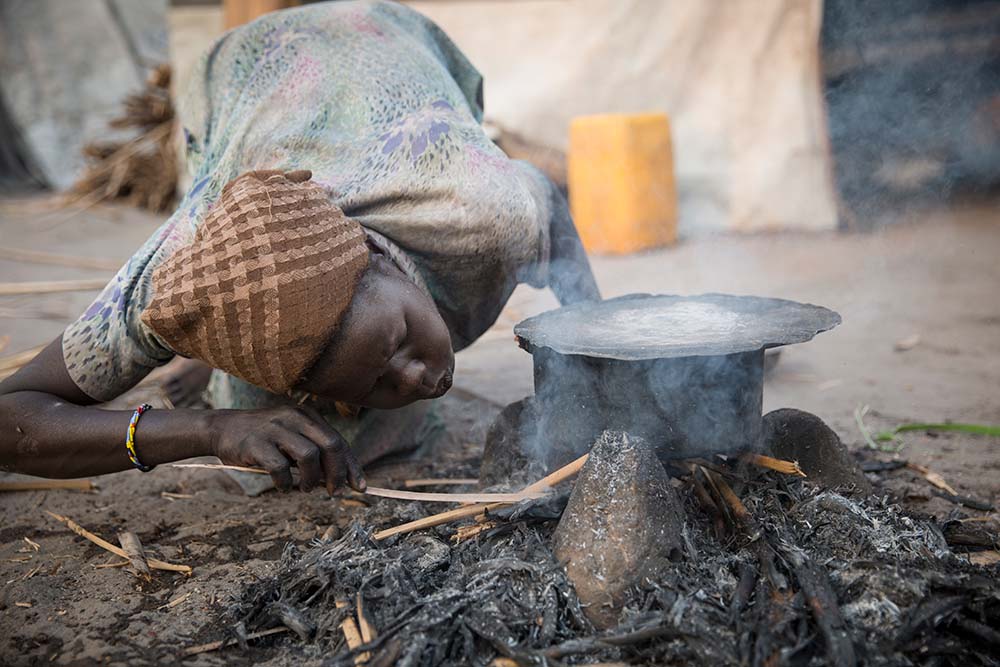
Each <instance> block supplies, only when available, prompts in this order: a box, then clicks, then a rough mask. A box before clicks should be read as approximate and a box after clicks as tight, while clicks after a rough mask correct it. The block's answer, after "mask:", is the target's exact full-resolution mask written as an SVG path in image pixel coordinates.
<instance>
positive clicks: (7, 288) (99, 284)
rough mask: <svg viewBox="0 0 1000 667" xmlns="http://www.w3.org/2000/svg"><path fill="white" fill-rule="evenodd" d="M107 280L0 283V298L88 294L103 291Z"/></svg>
mask: <svg viewBox="0 0 1000 667" xmlns="http://www.w3.org/2000/svg"><path fill="white" fill-rule="evenodd" d="M107 284H108V279H107V278H87V279H85V280H38V281H34V282H16V283H0V296H12V295H15V294H51V293H53V292H90V291H93V290H99V289H104V287H105V286H106V285H107Z"/></svg>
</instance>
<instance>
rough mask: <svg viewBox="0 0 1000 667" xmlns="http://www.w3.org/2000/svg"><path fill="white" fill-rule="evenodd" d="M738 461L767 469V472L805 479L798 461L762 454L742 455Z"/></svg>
mask: <svg viewBox="0 0 1000 667" xmlns="http://www.w3.org/2000/svg"><path fill="white" fill-rule="evenodd" d="M740 460H741V461H743V462H744V463H750V464H752V465H755V466H758V467H761V468H767V469H768V470H773V471H775V472H780V473H781V474H783V475H795V476H796V477H806V474H805V473H804V472H803V471H802V468H800V467H799V462H798V461H786V460H784V459H776V458H773V457H771V456H764V455H763V454H744V455H743V456H741V457H740Z"/></svg>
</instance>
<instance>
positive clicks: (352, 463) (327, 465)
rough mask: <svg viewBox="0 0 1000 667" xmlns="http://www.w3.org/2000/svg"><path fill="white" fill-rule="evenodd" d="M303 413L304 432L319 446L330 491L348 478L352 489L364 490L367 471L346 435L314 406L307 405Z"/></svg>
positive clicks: (302, 425) (302, 431)
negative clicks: (347, 441)
mask: <svg viewBox="0 0 1000 667" xmlns="http://www.w3.org/2000/svg"><path fill="white" fill-rule="evenodd" d="M302 416H303V419H302V420H301V422H300V429H301V431H300V432H301V433H302V435H304V436H306V437H307V438H309V439H310V440H312V441H313V442H315V443H316V444H317V445H318V446H319V450H320V456H321V460H322V464H323V469H324V471H325V473H326V489H327V491H328V492H329V493H330V494H331V495H332V494H333V492H334V491H336V490H337V488H338V487H340V486H343V484H344V482H345V480H346V482H347V483H348V484H349V485H350V486H351V488H352V489H354V490H355V491H362V492H363V491H364V490H365V488H367V483H366V482H365V474H364V471H363V470H362V468H361V464H360V463H358V459H357V457H355V456H354V452H352V451H351V448H350V447H348V445H347V443H346V442H345V441H344V438H343V437H341V435H340V434H339V433H337V431H336V430H335V429H334V428H333V427H331V426H330V425H329V424H328V423H327V422H326V420H325V419H324V418H323V416H322V415H321V414H319V413H318V412H316V411H315V410H314V409H312V408H310V407H303V408H302Z"/></svg>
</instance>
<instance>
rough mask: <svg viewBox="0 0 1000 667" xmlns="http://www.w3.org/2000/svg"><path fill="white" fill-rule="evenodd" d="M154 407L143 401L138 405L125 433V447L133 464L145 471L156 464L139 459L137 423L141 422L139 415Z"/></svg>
mask: <svg viewBox="0 0 1000 667" xmlns="http://www.w3.org/2000/svg"><path fill="white" fill-rule="evenodd" d="M152 409H153V406H152V405H149V404H148V403H143V404H142V405H140V406H139V407H137V408H136V409H135V412H133V413H132V419H130V420H129V422H128V433H127V434H126V435H125V449H126V450H127V451H128V458H129V460H130V461H132V465H134V466H135V467H136V468H138V469H139V470H141V471H143V472H149V471H150V470H152V469H153V468H155V467H156V466H148V465H145V464H144V463H143V462H142V461H140V460H139V455H138V454H137V453H136V451H135V425H136V424H138V423H139V417H141V416H142V413H143V412H145V411H146V410H152Z"/></svg>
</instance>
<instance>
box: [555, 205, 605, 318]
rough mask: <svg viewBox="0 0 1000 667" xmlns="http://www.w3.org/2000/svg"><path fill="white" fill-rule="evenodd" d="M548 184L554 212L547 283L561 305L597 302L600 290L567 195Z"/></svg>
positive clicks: (599, 297) (599, 298)
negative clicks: (550, 188) (577, 229)
mask: <svg viewBox="0 0 1000 667" xmlns="http://www.w3.org/2000/svg"><path fill="white" fill-rule="evenodd" d="M551 187H552V195H551V196H552V210H553V214H552V220H551V221H550V223H549V243H550V247H551V250H550V258H549V263H550V264H549V276H550V278H549V286H550V287H551V288H552V291H553V292H554V293H555V295H556V298H557V299H559V304H560V305H563V306H568V305H570V304H573V303H577V302H579V301H600V300H601V291H600V290H599V289H598V288H597V280H596V279H595V278H594V272H593V271H592V270H591V268H590V260H589V259H587V251H586V250H584V249H583V243H582V242H581V241H580V235H579V233H578V232H577V231H576V225H574V224H573V218H572V217H571V216H570V213H569V206H568V205H567V204H566V198H565V197H563V195H562V193H561V192H559V191H558V189H557V188H556V187H555V186H554V185H552V186H551Z"/></svg>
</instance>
